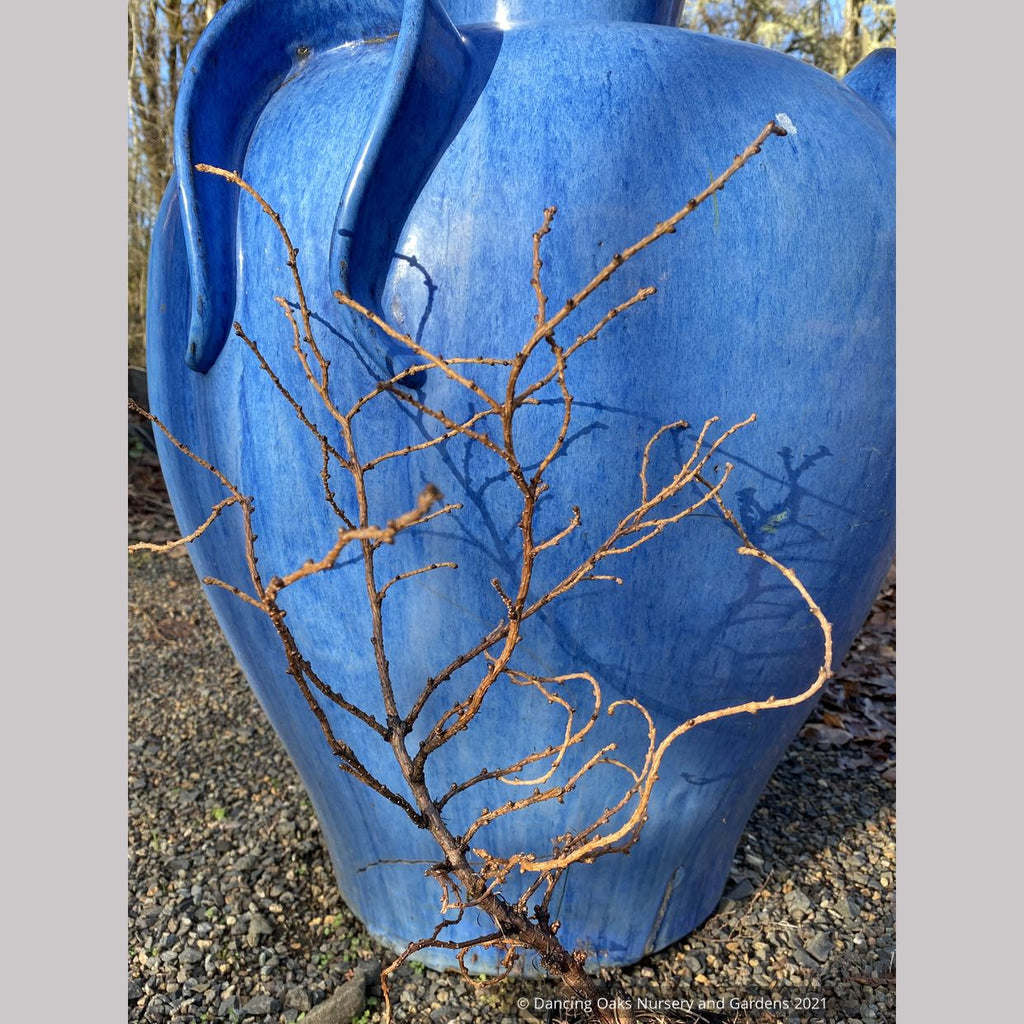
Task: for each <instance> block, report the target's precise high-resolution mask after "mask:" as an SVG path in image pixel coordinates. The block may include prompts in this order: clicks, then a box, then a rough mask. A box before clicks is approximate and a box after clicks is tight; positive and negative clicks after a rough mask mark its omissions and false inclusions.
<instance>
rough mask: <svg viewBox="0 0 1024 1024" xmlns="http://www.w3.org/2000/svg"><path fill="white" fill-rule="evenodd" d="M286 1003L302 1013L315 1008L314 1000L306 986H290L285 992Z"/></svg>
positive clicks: (290, 1007) (289, 1007)
mask: <svg viewBox="0 0 1024 1024" xmlns="http://www.w3.org/2000/svg"><path fill="white" fill-rule="evenodd" d="M284 1005H285V1007H286V1008H288V1009H291V1010H298V1011H299V1012H300V1013H308V1012H309V1011H310V1010H311V1009H312V1008H313V1002H312V1000H311V999H310V998H309V993H308V992H307V991H306V990H305V989H304V988H290V989H288V991H287V992H286V993H285V997H284Z"/></svg>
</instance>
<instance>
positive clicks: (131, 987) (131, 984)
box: [128, 978, 142, 1003]
mask: <svg viewBox="0 0 1024 1024" xmlns="http://www.w3.org/2000/svg"><path fill="white" fill-rule="evenodd" d="M141 998H142V986H141V985H140V984H139V983H138V982H137V981H136V980H135V979H134V978H129V979H128V1002H129V1003H136V1002H138V1001H139V1000H140V999H141Z"/></svg>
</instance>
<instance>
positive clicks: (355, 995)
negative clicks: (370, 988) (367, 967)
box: [302, 971, 366, 1024]
mask: <svg viewBox="0 0 1024 1024" xmlns="http://www.w3.org/2000/svg"><path fill="white" fill-rule="evenodd" d="M365 1009H366V977H365V975H363V973H362V972H361V971H356V973H355V977H353V978H352V980H351V981H346V982H345V984H344V985H342V986H341V988H339V989H338V990H337V991H336V992H335V993H334V995H333V996H331V997H330V999H328V1000H327V1001H326V1002H323V1003H321V1004H320V1005H319V1006H317V1007H315V1008H314V1009H313V1010H312V1011H311V1012H309V1013H307V1014H306V1016H305V1017H303V1018H302V1021H303V1024H352V1018H353V1017H358V1016H359V1014H361V1013H362V1012H363V1010H365Z"/></svg>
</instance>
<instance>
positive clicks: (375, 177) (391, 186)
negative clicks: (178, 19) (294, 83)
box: [174, 0, 470, 373]
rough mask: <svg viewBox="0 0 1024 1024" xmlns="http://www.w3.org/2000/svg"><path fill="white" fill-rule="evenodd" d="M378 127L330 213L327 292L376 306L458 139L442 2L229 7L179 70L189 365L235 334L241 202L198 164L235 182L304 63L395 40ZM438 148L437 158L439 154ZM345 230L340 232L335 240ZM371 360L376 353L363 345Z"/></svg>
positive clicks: (458, 80) (379, 346) (205, 360)
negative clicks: (414, 217) (442, 156)
mask: <svg viewBox="0 0 1024 1024" xmlns="http://www.w3.org/2000/svg"><path fill="white" fill-rule="evenodd" d="M396 35H397V40H396V43H395V55H394V59H393V61H392V65H391V68H390V70H389V72H388V77H387V81H386V83H385V87H384V89H383V92H382V95H381V99H380V102H379V105H378V109H377V111H376V114H375V116H374V117H373V119H372V122H371V125H370V128H369V130H368V132H367V135H366V138H365V139H364V140H363V142H362V145H361V146H360V148H359V156H358V158H357V159H356V160H355V162H354V166H353V170H352V171H351V173H350V176H349V180H348V184H347V186H346V188H345V192H344V195H343V197H342V199H341V205H340V208H339V211H338V214H337V220H336V229H337V230H336V232H335V236H334V240H333V242H332V248H331V260H332V267H331V268H330V273H331V278H330V280H331V282H332V284H333V285H334V286H337V287H340V288H341V289H342V290H343V291H347V292H349V294H351V295H352V296H353V297H354V298H356V299H358V300H359V301H361V302H363V303H364V304H367V305H375V304H376V302H377V301H378V299H379V293H380V289H381V287H382V286H383V281H384V278H385V277H386V274H387V269H388V266H389V265H390V261H391V256H392V253H393V249H394V242H395V239H396V238H397V236H398V233H399V231H400V230H401V227H402V224H403V223H404V221H405V218H406V216H407V215H408V211H409V209H410V208H411V206H412V203H413V201H414V200H415V198H416V195H417V193H418V191H419V188H420V187H421V185H422V183H423V181H424V180H425V179H426V176H427V175H428V174H429V173H430V170H431V169H432V168H433V166H434V164H435V163H436V160H437V156H438V153H439V152H440V151H441V150H442V149H443V147H444V146H445V145H446V144H447V141H448V140H449V139H450V136H451V135H452V134H453V133H454V130H455V129H454V128H453V118H454V117H455V116H456V114H457V111H458V109H459V107H460V104H461V103H462V94H463V85H464V83H465V81H466V79H467V77H468V74H469V67H470V58H469V54H468V51H467V49H466V47H465V44H464V43H463V41H462V39H461V37H460V36H459V33H458V31H457V30H456V29H455V27H454V26H453V25H452V23H451V21H450V19H449V18H448V16H447V14H446V13H445V11H444V9H443V7H442V6H441V4H440V3H439V0H405V3H403V2H402V0H360V2H359V3H353V2H352V0H275V2H271V0H232V2H230V3H228V4H227V5H226V6H225V7H224V8H223V9H222V10H221V11H220V12H219V13H218V14H217V15H216V16H215V17H214V19H213V21H212V22H211V23H210V26H209V28H208V29H207V30H206V32H205V33H204V34H203V36H202V38H201V39H200V40H199V42H198V43H197V44H196V46H195V48H194V50H193V51H192V54H191V56H190V58H189V62H188V65H187V66H186V68H185V74H184V80H183V83H182V87H181V91H180V93H179V97H178V105H177V109H176V111H175V124H174V162H175V167H176V171H177V175H178V199H179V205H180V208H181V214H182V224H183V228H184V235H185V249H186V255H187V259H188V267H189V283H190V288H191V299H190V301H191V309H190V318H189V331H188V341H187V348H186V353H185V361H186V363H187V364H188V365H189V366H190V367H191V368H192V369H193V370H196V371H198V372H200V373H205V372H206V371H207V370H209V369H210V368H211V367H212V366H213V364H214V363H215V362H216V360H217V357H218V355H219V354H220V352H221V350H222V349H223V347H224V344H225V342H226V341H227V338H228V337H229V335H230V331H231V323H232V318H233V315H234V308H235V282H236V275H237V253H236V240H235V239H236V227H237V216H238V190H237V189H236V188H235V186H233V185H231V184H230V183H228V182H226V181H224V180H223V179H221V178H218V177H216V176H214V175H209V174H200V173H199V172H197V171H196V170H195V165H196V164H197V163H207V164H212V165H214V166H218V167H225V168H228V169H231V170H236V171H239V172H240V171H241V169H242V163H243V160H244V157H245V151H246V148H247V146H248V143H249V140H250V138H251V136H252V131H253V128H254V126H255V123H256V120H257V118H258V117H259V114H260V112H261V111H262V109H263V107H264V106H265V105H266V102H267V100H268V99H269V97H270V96H271V95H272V94H273V92H274V91H275V90H276V89H277V88H279V87H280V85H281V84H282V83H283V82H284V81H285V79H286V78H288V77H289V76H290V75H292V74H295V73H296V72H297V71H298V70H299V66H300V64H301V62H302V61H303V60H304V59H305V58H306V57H307V56H308V54H309V53H310V51H312V52H314V53H315V52H317V51H320V50H326V49H330V48H333V47H337V46H340V45H342V44H344V43H346V42H355V41H359V40H364V39H374V38H378V39H379V38H383V37H388V36H396ZM439 147H440V148H439ZM339 232H340V234H339ZM360 340H362V341H363V343H364V344H365V345H367V346H368V348H371V349H372V350H373V351H372V353H371V354H373V355H374V357H375V362H378V363H381V362H382V361H386V353H385V352H384V346H383V342H381V341H380V340H379V339H378V340H373V339H364V338H361V339H360Z"/></svg>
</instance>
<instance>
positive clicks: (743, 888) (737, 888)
mask: <svg viewBox="0 0 1024 1024" xmlns="http://www.w3.org/2000/svg"><path fill="white" fill-rule="evenodd" d="M753 891H754V883H753V882H751V881H750V879H749V878H744V879H742V880H741V881H739V882H737V883H736V885H734V886H733V887H732V888H731V889H730V890H729V891H728V892H727V893H726V894H725V898H726V899H727V900H734V901H736V902H737V903H738V902H739V901H740V900H745V899H746V898H747V897H748V896H749V895H750V894H751V893H752V892H753Z"/></svg>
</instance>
